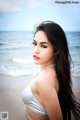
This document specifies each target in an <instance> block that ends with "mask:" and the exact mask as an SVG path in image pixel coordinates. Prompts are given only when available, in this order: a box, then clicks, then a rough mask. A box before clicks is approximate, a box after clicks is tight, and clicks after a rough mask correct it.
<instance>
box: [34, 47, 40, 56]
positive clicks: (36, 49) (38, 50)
mask: <svg viewBox="0 0 80 120" xmlns="http://www.w3.org/2000/svg"><path fill="white" fill-rule="evenodd" d="M34 52H35V53H36V54H39V53H40V49H39V46H36V47H35V50H34Z"/></svg>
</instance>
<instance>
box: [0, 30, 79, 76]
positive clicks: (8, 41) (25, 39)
mask: <svg viewBox="0 0 80 120" xmlns="http://www.w3.org/2000/svg"><path fill="white" fill-rule="evenodd" d="M66 36H67V39H68V44H69V50H70V54H71V57H72V60H73V63H74V66H73V65H72V69H71V71H72V75H73V76H80V56H79V55H80V32H66ZM32 40H33V32H32V31H1V32H0V74H8V75H12V76H20V75H33V74H35V73H36V72H38V71H39V65H35V64H34V62H33V59H32V49H31V46H32Z"/></svg>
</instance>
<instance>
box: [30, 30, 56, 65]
mask: <svg viewBox="0 0 80 120" xmlns="http://www.w3.org/2000/svg"><path fill="white" fill-rule="evenodd" d="M32 55H33V59H34V63H35V64H39V65H43V66H47V65H49V64H52V63H53V58H54V49H53V46H52V44H51V43H50V42H49V41H48V38H47V36H46V34H45V32H44V31H38V32H37V33H36V34H35V36H34V39H33V42H32Z"/></svg>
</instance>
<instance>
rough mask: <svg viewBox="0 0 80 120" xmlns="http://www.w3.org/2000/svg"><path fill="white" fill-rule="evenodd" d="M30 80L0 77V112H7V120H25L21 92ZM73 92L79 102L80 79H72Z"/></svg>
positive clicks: (27, 78)
mask: <svg viewBox="0 0 80 120" xmlns="http://www.w3.org/2000/svg"><path fill="white" fill-rule="evenodd" d="M32 79H33V76H26V75H23V76H10V75H3V74H1V75H0V112H8V120H26V116H25V112H24V104H23V102H22V91H23V89H24V88H25V87H26V86H27V85H28V84H29V82H30V81H31V80H32ZM73 91H74V93H75V95H76V99H77V100H78V101H80V77H74V78H73ZM72 120H74V119H72Z"/></svg>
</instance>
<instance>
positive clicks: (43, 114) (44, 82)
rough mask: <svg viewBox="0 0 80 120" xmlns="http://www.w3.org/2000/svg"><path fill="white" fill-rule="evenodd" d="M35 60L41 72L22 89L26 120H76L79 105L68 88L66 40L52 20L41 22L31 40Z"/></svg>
mask: <svg viewBox="0 0 80 120" xmlns="http://www.w3.org/2000/svg"><path fill="white" fill-rule="evenodd" d="M32 54H33V59H34V63H35V64H38V65H40V66H41V71H40V72H39V74H37V75H36V77H35V78H34V80H33V81H32V82H31V83H30V84H29V86H28V87H27V88H25V90H24V91H23V101H24V104H25V112H26V115H27V117H28V119H29V120H71V112H72V113H73V114H74V116H75V118H76V120H78V118H80V116H79V114H78V113H80V110H79V109H78V106H80V105H79V104H78V103H77V102H76V101H75V97H74V95H73V92H72V88H71V73H70V63H71V57H70V54H69V49H68V44H67V39H66V36H65V33H64V31H63V30H62V28H61V27H60V26H59V25H58V24H56V23H54V22H52V21H45V22H43V23H41V24H40V25H39V26H38V27H37V28H36V31H35V34H34V38H33V42H32Z"/></svg>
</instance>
